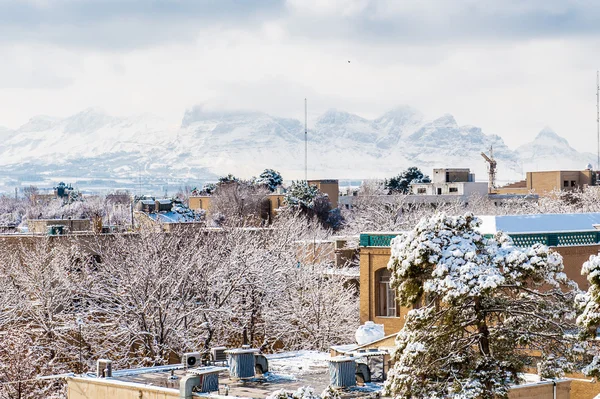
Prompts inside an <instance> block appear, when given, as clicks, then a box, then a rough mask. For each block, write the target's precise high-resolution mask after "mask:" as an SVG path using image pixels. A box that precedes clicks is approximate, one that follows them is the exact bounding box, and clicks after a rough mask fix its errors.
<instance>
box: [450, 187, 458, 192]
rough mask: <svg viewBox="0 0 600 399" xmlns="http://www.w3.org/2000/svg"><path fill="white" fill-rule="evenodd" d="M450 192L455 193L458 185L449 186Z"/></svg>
mask: <svg viewBox="0 0 600 399" xmlns="http://www.w3.org/2000/svg"><path fill="white" fill-rule="evenodd" d="M450 192H451V193H457V192H458V187H450Z"/></svg>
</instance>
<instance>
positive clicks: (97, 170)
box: [0, 106, 595, 191]
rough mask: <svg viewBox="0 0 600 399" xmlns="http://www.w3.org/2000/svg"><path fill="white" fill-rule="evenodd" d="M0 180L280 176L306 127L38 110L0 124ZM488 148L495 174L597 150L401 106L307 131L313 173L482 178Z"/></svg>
mask: <svg viewBox="0 0 600 399" xmlns="http://www.w3.org/2000/svg"><path fill="white" fill-rule="evenodd" d="M0 138H1V139H2V141H1V143H0V166H1V167H2V170H3V171H4V173H3V174H2V175H3V176H2V177H0V179H1V180H0V184H1V185H2V186H3V189H4V191H8V190H13V189H14V187H17V186H22V185H29V184H37V185H40V186H51V185H52V184H56V182H58V181H60V180H64V181H67V182H72V183H74V184H78V185H81V186H83V187H85V188H88V189H96V190H98V189H108V188H116V187H121V188H129V189H135V188H136V187H139V188H140V189H141V187H144V188H146V187H148V186H149V185H150V186H151V187H153V189H155V190H160V191H163V190H165V189H167V187H170V188H171V190H173V189H175V188H176V187H175V186H182V185H184V184H190V185H197V184H201V182H202V181H203V180H214V179H216V178H217V176H219V175H224V174H227V173H233V174H236V175H239V176H242V177H250V176H252V175H258V174H259V173H260V172H261V171H262V170H263V169H265V168H275V169H277V170H279V171H280V172H281V173H282V174H283V176H284V178H285V179H299V178H302V177H303V175H304V126H303V123H302V122H300V121H298V120H295V119H288V118H279V117H276V116H272V115H268V114H265V113H260V112H213V111H207V110H205V109H203V108H202V107H199V106H198V107H193V108H191V109H189V110H187V111H186V112H185V113H184V115H183V118H182V121H181V124H180V125H179V126H173V125H169V124H168V123H167V122H165V121H164V120H161V119H159V118H156V117H154V116H152V115H141V116H135V117H114V116H111V115H108V114H106V113H105V112H103V111H101V110H99V109H87V110H85V111H82V112H80V113H77V114H75V115H72V116H70V117H68V118H63V119H60V118H52V117H47V116H35V117H33V118H31V119H30V120H29V121H28V122H27V123H26V124H24V125H23V126H21V127H19V128H18V129H16V130H10V129H7V128H0ZM490 146H492V147H493V151H494V156H495V158H496V159H497V160H498V177H499V181H500V182H502V181H514V180H519V179H521V178H523V175H524V172H525V171H530V170H542V169H583V168H584V167H585V165H586V164H587V163H594V162H595V156H594V155H593V154H589V153H579V152H578V151H576V150H575V149H573V148H572V147H570V145H569V143H568V142H567V140H566V139H564V138H562V137H560V136H559V135H558V134H556V133H555V132H553V131H552V130H551V129H549V128H547V127H546V128H544V129H543V130H542V131H541V132H540V133H539V134H538V136H537V137H536V138H535V140H534V141H532V142H531V143H528V144H525V145H523V146H521V147H519V148H517V149H516V150H511V149H510V148H508V147H507V146H506V144H505V143H504V141H503V140H502V138H501V137H500V136H497V135H488V134H485V133H484V132H483V131H482V129H481V128H479V127H476V126H471V125H459V124H458V123H457V121H456V120H455V119H454V117H453V116H452V115H449V114H446V115H442V116H441V117H439V118H436V119H433V120H427V119H425V118H424V117H423V116H422V114H421V113H420V112H418V111H417V110H414V109H412V108H410V107H406V106H403V107H398V108H395V109H393V110H390V111H388V112H386V113H385V114H383V115H382V116H381V117H378V118H376V119H373V120H370V119H365V118H363V117H360V116H358V115H355V114H351V113H348V112H345V111H342V110H334V109H332V110H329V111H327V112H325V113H324V114H323V115H321V116H320V117H319V118H317V119H316V120H315V121H314V124H313V126H312V127H311V128H310V129H309V132H308V147H309V154H308V162H309V166H308V174H309V178H338V179H364V178H385V177H390V176H392V175H395V174H397V173H399V172H400V171H401V170H403V169H404V168H406V167H408V166H412V165H416V166H418V167H420V168H421V169H422V170H423V171H424V172H425V173H427V174H430V173H431V169H432V168H434V167H469V168H471V169H472V170H473V171H474V172H475V173H476V177H477V179H478V180H485V179H486V164H485V162H484V161H483V159H482V158H481V156H480V153H481V152H482V151H485V152H488V151H489V148H490Z"/></svg>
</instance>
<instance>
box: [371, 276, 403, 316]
mask: <svg viewBox="0 0 600 399" xmlns="http://www.w3.org/2000/svg"><path fill="white" fill-rule="evenodd" d="M391 275H392V274H391V272H390V271H389V270H387V269H382V270H380V271H378V272H377V273H375V276H376V277H375V278H376V282H377V293H376V295H377V301H376V302H377V303H376V304H375V306H376V308H377V316H383V317H397V316H398V313H397V312H398V307H397V306H396V292H395V291H394V289H393V288H392V287H391V286H390V277H391Z"/></svg>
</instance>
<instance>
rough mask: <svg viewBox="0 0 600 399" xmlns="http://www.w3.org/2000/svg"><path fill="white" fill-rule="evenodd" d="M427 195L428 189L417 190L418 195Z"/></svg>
mask: <svg viewBox="0 0 600 399" xmlns="http://www.w3.org/2000/svg"><path fill="white" fill-rule="evenodd" d="M426 193H427V189H426V188H418V189H417V194H426Z"/></svg>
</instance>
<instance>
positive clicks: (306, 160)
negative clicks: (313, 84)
mask: <svg viewBox="0 0 600 399" xmlns="http://www.w3.org/2000/svg"><path fill="white" fill-rule="evenodd" d="M307 110H308V105H307V102H306V98H305V99H304V180H306V181H308V128H307V121H308V112H307ZM599 134H600V133H599ZM599 145H600V144H599ZM598 148H600V147H598ZM598 151H600V150H598ZM599 157H600V155H599Z"/></svg>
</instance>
